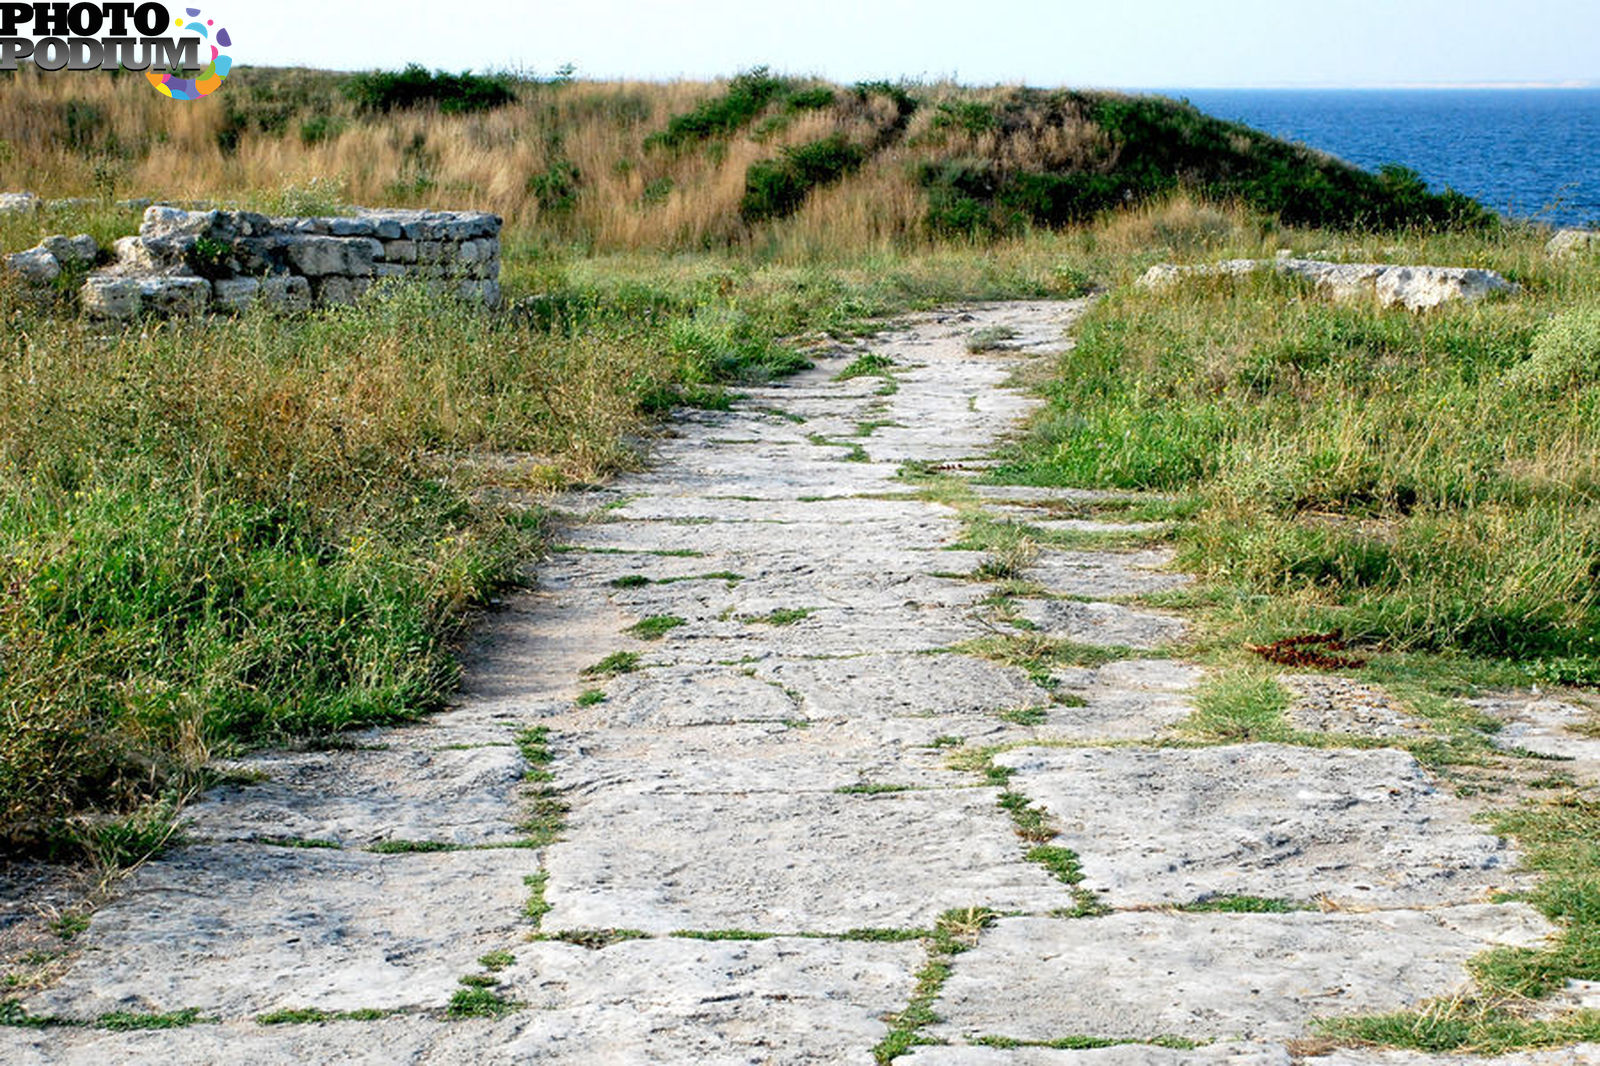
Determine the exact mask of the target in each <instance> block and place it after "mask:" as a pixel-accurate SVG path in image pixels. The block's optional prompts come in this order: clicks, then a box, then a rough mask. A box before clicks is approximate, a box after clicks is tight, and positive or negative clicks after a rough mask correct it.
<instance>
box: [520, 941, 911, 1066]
mask: <svg viewBox="0 0 1600 1066" xmlns="http://www.w3.org/2000/svg"><path fill="white" fill-rule="evenodd" d="M516 956H517V961H516V964H515V965H514V966H512V967H511V968H510V969H508V970H506V971H505V973H504V978H505V981H506V983H507V985H508V987H509V988H510V990H511V994H512V995H513V996H514V997H515V998H517V999H518V1000H520V1001H522V1002H525V1003H527V1004H528V1005H529V1006H530V1007H531V1008H532V1011H531V1013H530V1014H529V1015H527V1016H526V1017H525V1018H522V1019H518V1020H517V1021H516V1022H515V1023H513V1025H511V1026H507V1027H506V1029H505V1033H504V1043H503V1046H502V1051H501V1054H503V1055H505V1056H506V1057H507V1060H508V1061H529V1060H531V1061H563V1062H614V1061H635V1062H643V1061H650V1062H685V1063H687V1062H696V1063H698V1062H729V1063H748V1062H782V1063H818V1064H823V1063H860V1064H861V1066H870V1064H871V1062H872V1054H871V1048H872V1047H873V1046H874V1045H875V1044H876V1043H877V1042H878V1041H880V1040H881V1039H882V1038H883V1037H884V1035H885V1034H886V1033H887V1031H888V1026H887V1024H886V1023H885V1022H884V1020H883V1019H884V1016H885V1015H886V1014H888V1013H890V1012H892V1011H894V1010H896V1009H898V1008H900V1007H901V1006H903V1005H904V1004H905V1002H906V1000H907V999H908V998H909V997H910V995H911V989H912V986H913V984H914V983H915V978H914V976H913V975H914V974H915V972H916V970H917V968H918V967H919V966H920V965H921V964H922V957H923V953H922V949H921V947H920V945H918V944H915V943H859V942H840V941H829V940H816V939H795V938H787V937H779V938H774V939H770V940H729V941H705V940H692V939H683V938H673V939H653V940H631V941H624V942H622V943H619V944H614V945H612V946H610V947H607V948H606V949H604V950H603V951H598V952H594V951H586V950H584V949H583V948H579V947H575V946H573V945H570V944H563V943H553V942H547V943H539V944H532V945H528V946H526V947H522V948H519V949H518V950H517V951H516ZM686 1023H688V1024H686Z"/></svg>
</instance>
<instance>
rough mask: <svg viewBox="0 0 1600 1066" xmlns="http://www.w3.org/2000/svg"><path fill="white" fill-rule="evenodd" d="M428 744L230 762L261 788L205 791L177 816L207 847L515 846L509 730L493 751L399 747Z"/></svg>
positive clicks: (516, 773)
mask: <svg viewBox="0 0 1600 1066" xmlns="http://www.w3.org/2000/svg"><path fill="white" fill-rule="evenodd" d="M427 736H428V733H427V731H418V730H405V731H398V732H396V733H391V734H387V735H386V743H385V747H384V748H383V750H370V749H366V748H362V747H357V748H355V749H354V750H348V751H334V752H321V751H310V752H282V751H278V752H265V753H261V754H258V755H253V756H249V757H246V758H243V759H238V760H234V761H233V763H232V764H231V765H230V767H229V769H231V770H234V771H236V772H243V773H245V774H261V775H265V780H264V781H262V782H259V783H252V784H245V785H228V786H223V787H221V788H218V789H214V790H212V791H211V792H210V793H208V794H207V795H206V796H205V798H204V799H203V800H202V801H201V802H199V803H197V804H195V805H193V806H191V807H189V808H188V809H187V810H186V811H185V816H186V817H187V819H188V820H189V821H190V822H191V823H192V825H191V827H190V830H189V832H190V834H191V835H194V836H198V837H202V838H205V839H211V840H260V839H263V838H266V839H271V838H277V837H298V838H304V839H310V840H331V841H336V842H338V843H340V844H343V845H345V846H351V847H359V846H363V845H367V844H373V843H378V842H380V841H385V840H409V841H419V840H425V841H435V842H439V843H447V844H462V845H467V844H489V843H505V842H510V841H514V840H517V839H519V838H520V837H521V836H522V835H523V834H522V833H520V832H519V831H518V829H517V824H518V823H519V822H521V821H522V820H523V816H524V813H525V812H524V809H523V808H524V804H523V802H522V801H521V799H520V796H521V791H522V785H523V775H524V773H525V772H526V770H527V764H526V762H525V761H524V760H523V758H522V756H521V754H520V753H519V752H518V751H517V749H516V747H515V746H514V745H513V744H512V736H513V733H512V730H511V728H510V727H509V726H503V727H502V728H501V729H500V730H499V731H498V735H497V736H496V737H495V739H497V740H499V741H500V742H501V744H498V745H493V746H474V747H466V748H445V749H443V750H432V749H430V748H428V747H426V746H414V745H412V744H406V743H405V742H406V741H407V740H412V739H415V740H421V739H423V738H425V737H427ZM446 736H447V737H449V738H450V739H451V740H454V741H456V742H458V743H459V742H460V741H461V740H462V739H463V738H462V736H461V734H458V733H448V734H446ZM441 739H443V738H441Z"/></svg>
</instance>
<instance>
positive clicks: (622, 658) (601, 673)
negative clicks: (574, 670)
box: [579, 651, 639, 677]
mask: <svg viewBox="0 0 1600 1066" xmlns="http://www.w3.org/2000/svg"><path fill="white" fill-rule="evenodd" d="M637 669H639V653H638V652H635V651H614V652H612V653H611V654H610V655H607V656H606V657H605V658H604V659H601V660H600V661H599V662H597V663H593V664H591V665H589V666H585V667H584V668H583V670H582V671H581V672H580V674H579V676H581V677H614V676H616V675H617V674H629V673H632V672H633V671H635V670H637Z"/></svg>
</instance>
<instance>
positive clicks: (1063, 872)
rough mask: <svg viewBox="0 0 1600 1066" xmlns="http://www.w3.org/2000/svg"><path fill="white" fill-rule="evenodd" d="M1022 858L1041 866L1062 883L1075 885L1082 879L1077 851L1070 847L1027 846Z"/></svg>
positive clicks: (1081, 868)
mask: <svg viewBox="0 0 1600 1066" xmlns="http://www.w3.org/2000/svg"><path fill="white" fill-rule="evenodd" d="M1023 858H1025V859H1027V860H1028V861H1029V862H1036V863H1038V864H1039V865H1040V866H1043V867H1044V868H1045V869H1046V870H1049V871H1050V873H1051V875H1052V876H1054V877H1055V879H1056V880H1057V881H1060V882H1061V883H1062V884H1065V885H1076V884H1078V883H1079V882H1081V881H1082V880H1083V866H1082V864H1081V863H1080V862H1079V861H1078V853H1077V852H1075V851H1073V850H1072V849H1071V848H1057V847H1051V846H1050V845H1048V844H1040V845H1038V846H1037V847H1032V848H1029V849H1028V851H1027V854H1026V855H1024V856H1023Z"/></svg>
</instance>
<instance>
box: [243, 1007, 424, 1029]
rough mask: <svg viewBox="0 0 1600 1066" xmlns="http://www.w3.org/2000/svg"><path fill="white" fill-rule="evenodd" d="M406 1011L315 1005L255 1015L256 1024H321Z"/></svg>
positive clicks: (369, 1019) (372, 1018) (375, 1018)
mask: <svg viewBox="0 0 1600 1066" xmlns="http://www.w3.org/2000/svg"><path fill="white" fill-rule="evenodd" d="M403 1013H406V1012H405V1011H401V1010H383V1009H379V1008H376V1007H365V1008H360V1009H357V1010H318V1009H317V1008H316V1007H298V1008H294V1007H292V1008H288V1009H286V1010H275V1011H270V1012H268V1013H266V1014H258V1015H256V1024H257V1025H321V1024H322V1023H324V1022H376V1021H382V1020H383V1019H384V1018H392V1017H394V1016H396V1015H398V1014H403Z"/></svg>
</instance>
